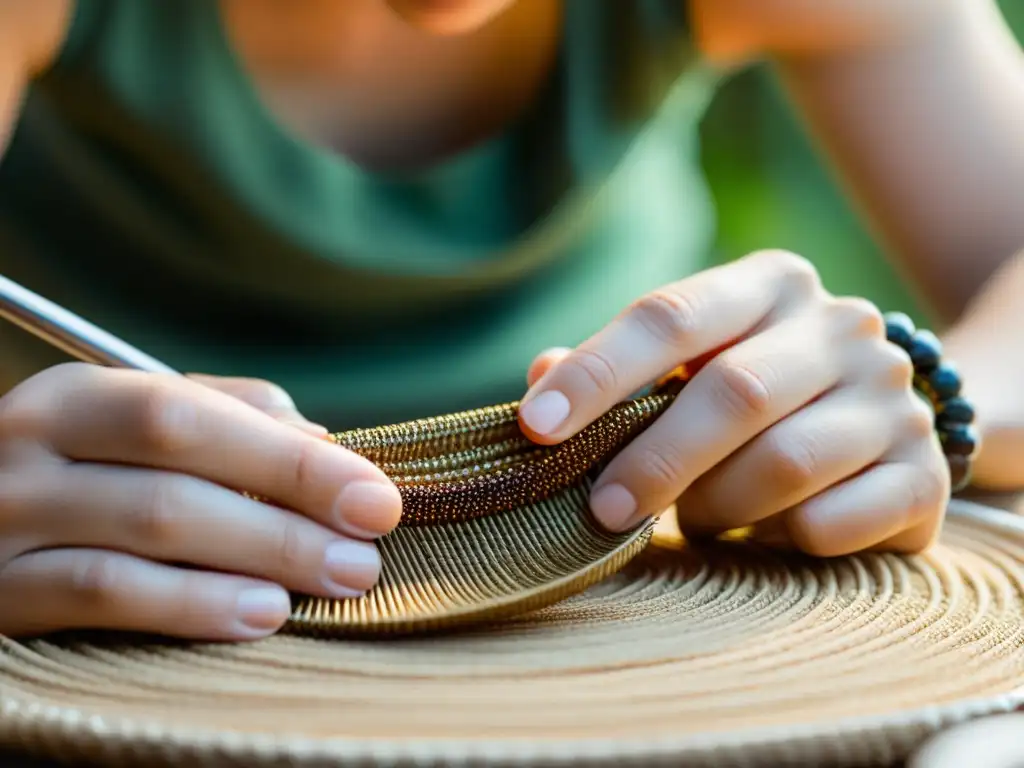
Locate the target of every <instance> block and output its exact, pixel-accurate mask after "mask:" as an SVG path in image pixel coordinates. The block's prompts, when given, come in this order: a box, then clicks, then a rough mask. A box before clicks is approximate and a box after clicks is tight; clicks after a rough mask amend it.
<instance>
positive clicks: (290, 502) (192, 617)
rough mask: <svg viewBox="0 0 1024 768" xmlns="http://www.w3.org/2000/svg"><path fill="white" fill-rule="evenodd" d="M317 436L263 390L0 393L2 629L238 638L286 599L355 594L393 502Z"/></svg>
mask: <svg viewBox="0 0 1024 768" xmlns="http://www.w3.org/2000/svg"><path fill="white" fill-rule="evenodd" d="M296 426H297V427H299V428H296ZM324 434H325V430H323V428H320V427H316V426H315V425H310V424H309V422H306V421H305V420H304V419H302V417H301V416H299V414H298V413H297V412H296V410H295V407H294V404H293V403H292V402H291V400H290V399H289V398H288V396H287V395H286V394H284V393H283V392H282V391H281V390H280V389H278V388H276V387H274V386H273V385H270V384H267V383H266V382H259V381H253V380H244V379H217V378H213V377H196V378H195V380H189V379H187V378H185V377H167V376H160V375H155V374H146V373H138V372H133V371H118V370H110V369H105V368H98V367H94V366H88V365H81V364H71V365H63V366H58V367H56V368H52V369H49V370H47V371H44V372H42V373H40V374H38V375H36V376H35V377H33V378H31V379H29V380H27V381H26V382H24V383H22V384H21V385H20V386H19V387H17V388H15V389H14V390H12V391H11V392H9V393H8V394H7V395H6V396H4V397H3V398H0V634H6V635H11V636H17V635H26V634H42V633H46V632H51V631H56V630H63V629H74V628H88V629H120V630H130V631H142V632H149V633H157V634H163V635H171V636H177V637H185V638H194V639H205V640H246V639H254V638H258V637H262V636H265V635H268V634H270V633H272V632H273V631H275V630H276V629H278V628H279V627H280V626H281V625H282V624H283V622H284V621H285V620H286V619H287V617H288V614H289V611H290V605H289V597H288V590H294V591H298V592H303V593H306V594H311V595H319V596H325V597H351V596H354V595H358V594H361V593H363V592H364V591H365V590H367V589H368V588H369V587H371V586H372V585H373V584H374V583H375V582H376V580H377V578H378V575H379V571H380V560H379V555H378V553H377V551H376V548H375V547H374V545H373V544H372V543H369V542H368V541H367V540H370V539H373V538H375V537H377V536H380V535H382V534H384V533H387V532H388V531H389V530H391V529H392V528H393V527H394V526H395V525H396V524H397V522H398V518H399V516H400V513H401V499H400V497H399V494H398V490H397V488H395V487H394V485H392V484H391V482H390V481H389V480H388V479H387V478H386V477H385V476H384V474H383V473H382V472H381V471H380V470H378V469H377V468H376V467H374V466H373V465H372V464H371V463H370V462H369V461H367V460H365V459H363V458H361V457H359V456H356V455H355V454H353V453H351V452H349V451H346V450H344V449H342V448H340V447H339V446H336V445H333V444H331V443H329V442H328V441H326V440H324V439H323V436H324ZM232 489H238V490H245V491H249V492H252V493H253V494H257V495H259V496H261V497H265V498H270V499H274V500H275V501H276V502H277V503H278V504H280V505H281V507H277V506H272V505H270V504H263V503H259V502H257V501H254V500H251V499H248V498H246V497H245V496H243V495H242V494H240V493H237V492H235V490H232Z"/></svg>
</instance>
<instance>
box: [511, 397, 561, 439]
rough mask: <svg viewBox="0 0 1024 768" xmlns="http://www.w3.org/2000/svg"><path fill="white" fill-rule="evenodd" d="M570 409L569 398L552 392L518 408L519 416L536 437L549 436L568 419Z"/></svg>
mask: <svg viewBox="0 0 1024 768" xmlns="http://www.w3.org/2000/svg"><path fill="white" fill-rule="evenodd" d="M570 408H571V406H570V404H569V398H567V397H566V396H565V395H563V394H562V393H561V392H557V391H555V390H552V391H549V392H542V393H541V394H539V395H537V397H535V398H533V399H532V400H530V401H529V402H526V403H524V404H523V405H522V406H520V408H519V416H520V418H522V420H523V421H524V422H525V423H526V426H527V427H529V428H530V429H531V430H533V431H534V432H536V433H537V434H538V435H550V434H551V433H552V432H554V431H555V430H556V429H558V428H559V427H560V426H561V425H562V423H563V422H564V421H565V420H566V419H567V418H568V417H569V410H570Z"/></svg>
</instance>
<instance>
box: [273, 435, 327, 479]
mask: <svg viewBox="0 0 1024 768" xmlns="http://www.w3.org/2000/svg"><path fill="white" fill-rule="evenodd" d="M319 448H320V446H319V445H318V444H316V443H313V442H307V441H305V440H297V441H296V445H295V448H294V449H292V452H291V455H290V456H289V457H288V458H287V459H286V460H285V461H284V462H283V463H282V466H283V468H284V477H283V478H282V479H283V481H284V483H285V484H286V485H287V486H289V487H290V488H292V489H299V488H310V487H313V484H314V483H316V482H318V479H319V478H320V474H319V471H318V466H319V463H320V462H319V459H318V454H319Z"/></svg>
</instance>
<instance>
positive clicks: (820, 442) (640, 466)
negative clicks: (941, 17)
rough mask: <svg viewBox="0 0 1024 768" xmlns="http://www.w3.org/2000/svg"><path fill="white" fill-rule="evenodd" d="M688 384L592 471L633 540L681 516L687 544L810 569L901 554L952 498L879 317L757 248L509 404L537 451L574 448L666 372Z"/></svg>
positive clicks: (668, 289)
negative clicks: (763, 544)
mask: <svg viewBox="0 0 1024 768" xmlns="http://www.w3.org/2000/svg"><path fill="white" fill-rule="evenodd" d="M683 364H686V365H688V367H691V369H692V367H694V366H695V367H696V374H695V375H694V376H693V378H692V379H691V380H690V382H689V383H688V384H687V386H686V388H685V389H684V390H683V391H682V393H680V395H679V396H678V397H677V399H676V401H675V402H674V403H673V404H672V405H671V406H670V407H669V409H668V410H667V411H666V412H665V413H664V414H663V415H662V416H661V417H660V418H659V419H658V420H657V421H656V422H655V423H654V424H653V425H651V426H650V427H649V428H648V429H647V430H645V431H644V432H643V433H642V434H641V435H640V436H639V437H637V438H636V439H635V440H634V441H633V442H632V443H631V444H630V445H629V446H628V447H627V448H626V449H625V450H624V451H623V452H622V453H620V454H619V455H618V456H617V457H616V458H615V459H613V460H612V462H611V463H610V464H609V465H608V467H607V468H606V469H605V471H604V472H603V474H602V475H601V476H600V477H599V478H598V480H597V482H596V483H595V485H594V489H593V492H592V496H591V507H592V509H593V511H594V514H595V516H596V517H597V519H598V521H599V522H600V523H602V524H603V525H604V526H605V527H606V528H608V529H611V530H615V531H619V530H625V529H629V528H632V527H634V526H636V525H637V524H639V523H640V522H641V521H642V520H643V519H645V518H648V517H650V516H652V515H656V514H659V513H660V512H661V511H662V510H664V509H666V508H668V507H669V506H670V505H672V503H673V502H676V503H677V510H678V515H679V523H680V527H681V528H682V529H683V531H684V532H685V533H688V534H690V535H694V534H715V533H721V532H724V531H727V530H733V529H738V528H747V527H750V526H753V527H754V529H755V535H759V536H761V537H762V538H763V540H765V541H771V542H774V543H790V544H794V545H796V546H797V547H799V548H800V549H802V550H804V551H806V552H808V553H810V554H813V555H819V556H834V555H841V554H847V553H851V552H855V551H860V550H864V549H869V548H881V549H887V550H894V551H903V552H914V551H920V550H921V549H924V548H925V547H927V546H928V545H929V544H930V543H931V542H932V541H933V539H934V538H935V537H936V535H937V533H938V530H939V528H940V524H941V521H942V518H943V514H944V511H945V506H946V502H947V499H948V497H949V493H950V477H949V469H948V467H947V465H946V462H945V459H944V457H943V454H942V450H941V447H940V445H939V441H938V438H937V436H936V434H935V432H934V427H933V415H932V411H931V408H930V407H929V405H928V404H927V403H925V402H924V401H923V400H922V399H921V398H920V397H919V396H918V395H917V394H916V393H915V392H914V390H913V388H912V380H913V367H912V365H911V362H910V358H909V356H908V355H907V354H906V353H905V352H904V351H903V350H901V349H900V348H899V347H897V346H896V345H894V344H891V343H889V342H888V341H887V340H886V338H885V323H884V320H883V318H882V315H881V313H880V312H879V311H878V309H877V308H875V307H874V306H873V305H872V304H871V303H870V302H868V301H866V300H863V299H852V298H840V297H835V296H832V295H831V294H829V293H828V292H827V291H826V290H825V289H824V287H823V286H822V285H821V282H820V280H819V278H818V275H817V272H816V271H815V269H814V268H813V266H811V264H809V263H808V262H807V261H805V260H804V259H802V258H800V257H797V256H794V255H792V254H789V253H784V252H777V251H765V252H761V253H756V254H753V255H751V256H748V257H746V258H744V259H741V260H739V261H737V262H734V263H732V264H729V265H726V266H722V267H717V268H715V269H710V270H707V271H705V272H701V273H699V274H697V275H695V276H693V277H690V278H687V279H684V280H681V281H679V282H677V283H673V284H671V285H667V286H665V287H663V288H661V289H659V290H656V291H654V292H652V293H650V294H648V295H646V296H644V297H643V298H641V299H640V300H638V301H636V302H635V303H634V304H633V305H632V306H630V307H629V308H628V309H626V310H625V311H624V312H623V313H621V314H620V315H619V316H618V317H616V318H615V319H614V320H613V321H612V322H611V323H610V324H609V325H608V326H606V327H605V328H604V329H603V330H601V331H600V332H599V333H597V334H596V335H595V336H593V337H592V338H590V339H589V340H587V341H586V342H584V343H583V344H581V345H580V346H579V347H577V348H575V349H573V350H571V351H570V350H551V351H548V352H547V353H544V354H542V355H541V356H540V357H539V358H538V359H537V360H536V361H535V363H534V365H533V366H532V368H531V371H530V374H529V377H530V384H531V387H530V391H529V392H528V393H527V395H526V396H525V397H524V398H523V401H522V404H521V407H520V423H521V426H522V428H523V430H524V431H525V432H526V434H527V435H528V436H529V437H531V438H532V439H533V440H535V441H536V442H539V443H542V444H554V443H558V442H560V441H562V440H564V439H566V438H568V437H570V436H571V435H573V434H575V433H576V432H578V431H579V430H581V429H582V428H584V427H585V426H587V424H589V423H590V422H592V421H593V420H594V419H596V418H597V417H598V416H600V415H601V414H602V413H604V412H606V411H607V410H608V409H610V408H611V407H612V406H614V405H615V404H616V403H617V402H620V401H622V400H624V399H626V398H628V397H630V396H631V395H632V394H634V393H636V392H638V391H640V390H641V389H643V388H644V387H645V386H647V385H649V384H651V383H652V382H654V381H656V380H657V379H659V378H660V377H662V376H664V375H665V374H667V373H669V372H671V371H672V370H674V369H675V368H677V367H678V366H680V365H683Z"/></svg>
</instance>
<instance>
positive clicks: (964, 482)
mask: <svg viewBox="0 0 1024 768" xmlns="http://www.w3.org/2000/svg"><path fill="white" fill-rule="evenodd" d="M947 461H948V462H949V481H950V486H951V487H950V490H951V491H952V492H953V493H959V492H960V491H962V490H963V489H964V488H966V487H967V486H968V485H970V483H971V461H970V459H968V458H967V457H966V456H956V455H954V456H949V457H948V458H947Z"/></svg>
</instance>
